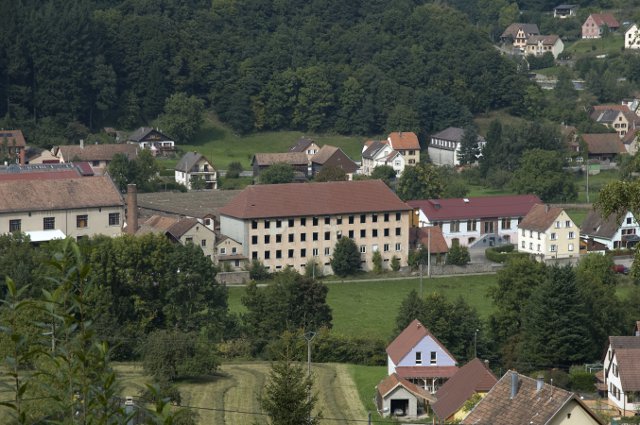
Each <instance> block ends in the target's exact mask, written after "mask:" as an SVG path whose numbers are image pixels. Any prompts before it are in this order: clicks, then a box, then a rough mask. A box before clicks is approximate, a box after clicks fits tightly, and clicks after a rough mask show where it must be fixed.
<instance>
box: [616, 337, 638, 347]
mask: <svg viewBox="0 0 640 425" xmlns="http://www.w3.org/2000/svg"><path fill="white" fill-rule="evenodd" d="M609 344H611V348H613V349H614V350H618V349H629V348H632V349H635V350H640V337H637V336H610V337H609Z"/></svg>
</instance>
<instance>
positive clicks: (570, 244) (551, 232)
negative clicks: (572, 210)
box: [518, 204, 580, 261]
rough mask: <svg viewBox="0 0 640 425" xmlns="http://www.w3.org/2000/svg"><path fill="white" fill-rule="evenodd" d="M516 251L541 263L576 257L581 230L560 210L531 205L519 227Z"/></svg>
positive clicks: (546, 206)
mask: <svg viewBox="0 0 640 425" xmlns="http://www.w3.org/2000/svg"><path fill="white" fill-rule="evenodd" d="M518 251H520V252H526V253H529V254H532V255H534V256H535V257H536V259H539V260H541V261H542V260H547V259H557V258H572V257H577V256H579V255H580V254H579V251H580V229H579V228H578V226H576V224H575V223H574V222H573V220H572V219H571V217H569V215H568V214H567V213H566V212H565V211H564V210H563V209H562V208H558V207H550V206H548V205H542V204H537V205H534V206H533V208H531V211H529V214H527V215H526V216H525V217H524V218H523V219H522V221H521V222H520V224H519V225H518Z"/></svg>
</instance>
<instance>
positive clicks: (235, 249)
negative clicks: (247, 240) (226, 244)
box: [223, 246, 238, 254]
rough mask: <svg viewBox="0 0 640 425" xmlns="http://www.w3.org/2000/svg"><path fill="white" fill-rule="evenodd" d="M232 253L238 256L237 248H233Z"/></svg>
mask: <svg viewBox="0 0 640 425" xmlns="http://www.w3.org/2000/svg"><path fill="white" fill-rule="evenodd" d="M223 249H224V248H223ZM231 253H232V254H237V253H238V248H236V247H235V246H234V247H233V248H231Z"/></svg>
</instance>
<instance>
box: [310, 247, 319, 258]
mask: <svg viewBox="0 0 640 425" xmlns="http://www.w3.org/2000/svg"><path fill="white" fill-rule="evenodd" d="M311 255H313V256H314V257H317V256H318V248H313V249H312V250H311Z"/></svg>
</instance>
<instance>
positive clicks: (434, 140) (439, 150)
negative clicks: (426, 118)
mask: <svg viewBox="0 0 640 425" xmlns="http://www.w3.org/2000/svg"><path fill="white" fill-rule="evenodd" d="M463 137H464V129H462V128H457V127H449V128H447V129H444V130H442V131H441V132H439V133H436V134H434V135H433V136H431V140H430V141H429V147H428V152H429V158H431V161H432V162H433V163H434V164H435V165H449V166H452V167H455V166H458V165H460V146H461V144H462V139H463ZM486 144H487V141H486V140H485V139H484V137H482V136H478V148H479V149H480V151H482V149H484V146H485V145H486Z"/></svg>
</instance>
